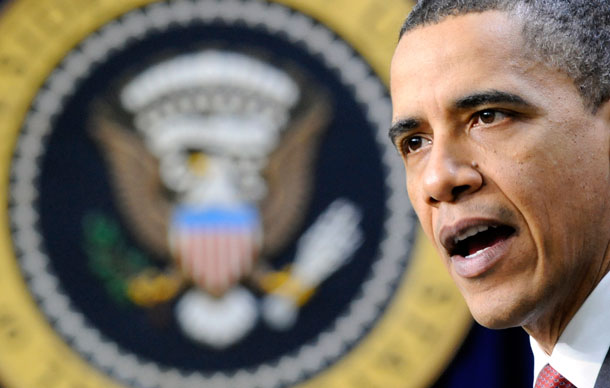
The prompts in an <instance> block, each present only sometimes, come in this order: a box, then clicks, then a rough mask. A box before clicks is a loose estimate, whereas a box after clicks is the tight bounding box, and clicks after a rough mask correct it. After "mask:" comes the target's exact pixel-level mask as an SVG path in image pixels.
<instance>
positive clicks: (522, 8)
mask: <svg viewBox="0 0 610 388" xmlns="http://www.w3.org/2000/svg"><path fill="white" fill-rule="evenodd" d="M494 10H496V11H503V12H507V13H508V14H510V15H511V16H515V17H517V18H519V19H520V20H521V21H522V22H523V37H524V40H525V42H526V43H525V44H526V47H527V48H528V49H529V50H530V51H531V54H533V55H534V56H535V59H537V60H539V61H540V62H542V63H545V64H546V65H547V66H549V67H550V68H554V69H558V70H560V71H563V72H565V73H566V74H567V75H568V76H569V77H570V78H571V79H572V80H573V81H574V83H575V85H576V87H577V88H578V89H579V91H580V94H581V96H582V98H583V101H584V103H585V105H586V106H587V107H589V108H590V109H592V110H593V111H594V112H595V111H596V110H597V108H599V106H600V105H601V104H602V103H604V102H605V101H607V100H609V99H610V1H609V0H420V1H419V2H418V3H417V5H415V6H414V7H413V10H412V11H411V13H410V14H409V16H408V17H407V19H406V21H405V22H404V24H403V26H402V29H401V30H400V37H402V36H403V35H404V34H405V33H407V32H409V31H410V30H412V29H414V28H416V27H420V26H425V25H430V24H436V23H439V22H441V21H442V20H444V19H445V18H446V17H449V16H459V15H464V14H468V13H480V12H485V11H494Z"/></svg>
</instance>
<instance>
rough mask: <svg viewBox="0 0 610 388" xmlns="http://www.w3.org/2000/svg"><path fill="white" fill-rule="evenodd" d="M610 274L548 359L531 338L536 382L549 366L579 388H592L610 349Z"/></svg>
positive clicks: (570, 324)
mask: <svg viewBox="0 0 610 388" xmlns="http://www.w3.org/2000/svg"><path fill="white" fill-rule="evenodd" d="M609 303H610V274H606V276H604V278H603V279H602V280H601V282H599V284H598V285H597V287H595V289H594V290H593V292H592V293H591V295H589V297H587V299H586V300H585V303H583V305H582V306H581V307H580V309H579V310H578V312H577V313H576V315H574V317H573V318H572V320H571V321H570V323H568V326H567V327H566V328H565V330H564V331H563V333H562V334H561V336H560V337H559V340H558V341H557V344H555V347H554V348H553V353H552V354H551V355H550V356H548V355H547V354H546V353H545V352H544V351H543V350H542V348H540V346H539V345H538V343H537V342H536V340H534V339H533V338H531V337H530V344H531V346H532V352H533V353H534V383H535V381H536V377H537V376H538V374H539V373H540V371H541V370H542V368H544V366H545V365H546V364H547V363H548V364H551V366H552V367H553V368H555V370H556V371H558V372H559V373H561V374H562V375H563V376H564V377H565V378H566V379H568V380H569V381H570V382H571V383H572V384H574V385H575V386H577V387H578V388H593V387H594V385H595V380H596V379H597V375H598V373H599V370H600V368H601V366H602V363H603V362H604V358H605V356H606V353H607V352H608V347H610V330H608V328H610V308H609Z"/></svg>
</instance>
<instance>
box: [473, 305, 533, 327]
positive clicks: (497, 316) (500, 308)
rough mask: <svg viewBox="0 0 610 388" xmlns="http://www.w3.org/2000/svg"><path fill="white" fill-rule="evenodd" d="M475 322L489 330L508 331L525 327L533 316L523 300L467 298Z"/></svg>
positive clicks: (529, 307)
mask: <svg viewBox="0 0 610 388" xmlns="http://www.w3.org/2000/svg"><path fill="white" fill-rule="evenodd" d="M466 303H467V304H468V308H469V309H470V313H471V314H472V316H473V318H474V319H475V321H477V322H478V323H479V324H480V325H481V326H485V327H487V328H488V329H507V328H510V327H518V326H523V325H524V323H525V322H527V320H528V317H530V316H531V315H532V314H533V310H532V308H531V306H530V304H529V303H526V302H525V301H522V300H504V301H502V300H497V299H496V300H494V299H493V298H485V297H484V298H480V300H476V298H468V297H467V298H466Z"/></svg>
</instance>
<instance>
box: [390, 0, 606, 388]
mask: <svg viewBox="0 0 610 388" xmlns="http://www.w3.org/2000/svg"><path fill="white" fill-rule="evenodd" d="M391 93H392V101H393V105H394V113H393V125H392V127H391V129H390V137H391V139H392V141H393V143H394V144H395V145H396V147H397V149H398V150H399V152H400V154H401V156H402V158H403V161H404V164H405V167H406V177H407V190H408V193H409V197H410V199H411V202H412V204H413V207H414V208H415V211H416V212H417V215H418V217H419V219H420V221H421V224H422V226H423V229H424V231H425V233H426V235H427V236H428V237H429V238H430V239H431V240H432V241H433V243H434V245H435V246H436V248H437V250H438V252H439V253H440V256H441V258H442V260H443V261H444V262H445V264H446V265H447V268H448V270H449V272H450V274H451V276H452V277H453V279H454V281H455V283H456V284H457V286H458V287H459V289H460V290H461V292H462V294H463V295H464V298H465V299H466V302H467V304H468V306H469V308H470V310H471V312H472V314H473V316H474V317H475V319H476V320H477V321H478V322H479V323H481V324H482V325H484V326H487V327H489V328H495V329H501V328H507V327H513V326H522V327H523V328H524V329H525V330H526V332H527V333H528V334H529V335H530V337H531V343H532V349H533V351H534V357H535V376H538V378H537V382H536V387H555V385H551V384H552V383H553V382H554V381H555V380H556V381H557V382H561V383H562V384H564V385H561V386H562V387H570V386H577V387H578V388H593V387H595V388H600V387H610V373H609V371H610V356H608V357H606V354H607V353H608V347H609V346H610V275H608V276H606V275H607V273H608V272H609V269H610V251H609V247H610V101H609V100H610V2H608V1H607V0H596V1H592V0H495V1H494V0H459V1H456V0H427V1H420V3H419V4H417V5H416V6H415V8H414V9H413V11H412V13H411V14H410V15H409V17H408V18H407V20H406V22H405V24H404V26H403V29H402V32H401V38H400V40H399V43H398V46H397V48H396V52H395V54H394V58H393V60H392V69H391ZM604 359H606V361H605V363H604ZM602 364H604V366H602ZM566 379H567V380H566ZM568 381H569V382H568ZM596 381H597V382H596ZM569 384H572V385H569Z"/></svg>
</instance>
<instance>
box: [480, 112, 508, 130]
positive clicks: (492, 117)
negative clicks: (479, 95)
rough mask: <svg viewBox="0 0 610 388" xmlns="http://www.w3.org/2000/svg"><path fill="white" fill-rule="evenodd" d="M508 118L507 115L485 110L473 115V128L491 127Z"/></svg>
mask: <svg viewBox="0 0 610 388" xmlns="http://www.w3.org/2000/svg"><path fill="white" fill-rule="evenodd" d="M507 117H508V114H506V113H504V112H500V111H498V110H494V109H485V110H482V111H480V112H477V113H476V114H475V115H474V119H473V126H478V125H491V124H494V123H496V122H499V121H502V120H504V119H506V118H507Z"/></svg>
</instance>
